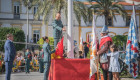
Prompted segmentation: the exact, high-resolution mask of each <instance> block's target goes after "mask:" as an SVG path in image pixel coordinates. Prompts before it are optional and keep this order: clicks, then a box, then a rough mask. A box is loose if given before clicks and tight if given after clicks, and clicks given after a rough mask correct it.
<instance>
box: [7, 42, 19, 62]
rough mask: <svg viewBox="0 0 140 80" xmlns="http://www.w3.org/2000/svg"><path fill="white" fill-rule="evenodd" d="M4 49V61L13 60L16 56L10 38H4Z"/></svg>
mask: <svg viewBox="0 0 140 80" xmlns="http://www.w3.org/2000/svg"><path fill="white" fill-rule="evenodd" d="M4 49H5V57H4V61H14V59H15V56H16V49H15V46H14V44H13V42H11V41H10V40H6V42H5V45H4Z"/></svg>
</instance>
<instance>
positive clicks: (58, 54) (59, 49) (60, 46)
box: [55, 37, 64, 58]
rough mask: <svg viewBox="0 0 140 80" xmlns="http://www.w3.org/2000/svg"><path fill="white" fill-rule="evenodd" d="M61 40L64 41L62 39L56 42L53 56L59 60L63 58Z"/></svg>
mask: <svg viewBox="0 0 140 80" xmlns="http://www.w3.org/2000/svg"><path fill="white" fill-rule="evenodd" d="M63 40H64V37H62V39H61V40H60V41H59V42H58V44H57V49H56V51H55V54H56V56H60V58H62V57H63V50H64V49H63Z"/></svg>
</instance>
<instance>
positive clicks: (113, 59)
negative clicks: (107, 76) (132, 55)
mask: <svg viewBox="0 0 140 80" xmlns="http://www.w3.org/2000/svg"><path fill="white" fill-rule="evenodd" d="M110 51H111V53H108V54H107V56H110V64H109V71H110V72H112V73H113V77H114V79H115V80H119V72H121V70H120V64H119V61H118V58H119V52H117V48H116V46H115V45H114V44H112V45H111V46H110Z"/></svg>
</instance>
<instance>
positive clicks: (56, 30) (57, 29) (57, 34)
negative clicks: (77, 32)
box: [52, 13, 66, 47]
mask: <svg viewBox="0 0 140 80" xmlns="http://www.w3.org/2000/svg"><path fill="white" fill-rule="evenodd" d="M52 26H53V38H54V47H56V45H57V43H58V42H59V40H60V39H61V38H62V31H66V30H65V27H64V26H63V24H62V21H61V15H60V13H57V14H56V18H55V20H54V21H53V22H52Z"/></svg>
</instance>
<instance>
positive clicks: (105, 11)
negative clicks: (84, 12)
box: [90, 0, 127, 25]
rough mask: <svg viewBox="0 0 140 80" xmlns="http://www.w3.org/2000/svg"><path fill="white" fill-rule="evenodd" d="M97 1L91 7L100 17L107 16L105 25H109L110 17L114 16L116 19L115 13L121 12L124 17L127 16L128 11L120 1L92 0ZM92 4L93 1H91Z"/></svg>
mask: <svg viewBox="0 0 140 80" xmlns="http://www.w3.org/2000/svg"><path fill="white" fill-rule="evenodd" d="M92 1H96V2H97V4H93V5H92V6H91V7H90V8H91V9H94V13H95V14H97V17H96V18H98V17H99V16H104V17H105V25H108V18H109V17H113V18H114V20H115V21H116V16H115V14H116V13H117V14H120V15H121V16H122V17H123V19H125V18H126V16H127V13H126V11H125V10H124V8H123V6H122V5H121V4H119V3H118V2H114V0H92ZM91 4H92V3H91Z"/></svg>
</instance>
